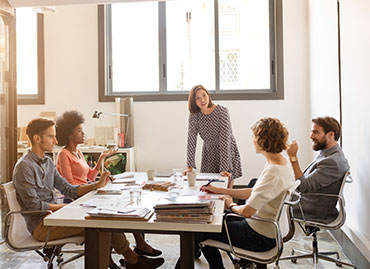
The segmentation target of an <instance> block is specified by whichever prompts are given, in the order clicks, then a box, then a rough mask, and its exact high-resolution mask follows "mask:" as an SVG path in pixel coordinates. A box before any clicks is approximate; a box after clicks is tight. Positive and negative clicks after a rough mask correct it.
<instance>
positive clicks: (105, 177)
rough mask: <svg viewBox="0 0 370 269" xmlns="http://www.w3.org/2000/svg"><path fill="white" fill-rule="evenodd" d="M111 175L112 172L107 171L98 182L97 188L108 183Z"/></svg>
mask: <svg viewBox="0 0 370 269" xmlns="http://www.w3.org/2000/svg"><path fill="white" fill-rule="evenodd" d="M109 177H110V172H109V171H105V172H104V173H103V174H102V175H101V177H100V179H99V181H98V182H97V183H96V188H97V189H99V188H103V187H104V186H105V185H107V183H108V181H109Z"/></svg>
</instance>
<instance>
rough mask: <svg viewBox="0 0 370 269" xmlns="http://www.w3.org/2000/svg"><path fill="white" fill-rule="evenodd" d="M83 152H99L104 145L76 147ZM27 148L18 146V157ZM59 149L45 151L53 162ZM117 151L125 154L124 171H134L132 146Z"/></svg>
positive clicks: (104, 148)
mask: <svg viewBox="0 0 370 269" xmlns="http://www.w3.org/2000/svg"><path fill="white" fill-rule="evenodd" d="M78 148H79V149H80V150H81V152H82V153H83V154H100V153H102V152H103V151H104V150H106V149H107V148H106V147H101V146H82V147H78ZM28 149H29V148H18V157H20V156H22V155H24V154H25V153H26V152H27V150H28ZM60 150H61V147H55V148H54V150H53V151H52V152H46V154H49V155H50V157H51V158H52V159H53V162H54V163H56V160H57V156H58V152H59V151H60ZM117 153H125V154H126V171H127V172H135V170H136V169H135V155H134V154H135V151H134V148H119V149H118V151H117Z"/></svg>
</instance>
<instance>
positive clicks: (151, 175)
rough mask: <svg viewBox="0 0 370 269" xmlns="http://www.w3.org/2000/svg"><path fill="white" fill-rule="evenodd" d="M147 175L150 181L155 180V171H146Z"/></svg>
mask: <svg viewBox="0 0 370 269" xmlns="http://www.w3.org/2000/svg"><path fill="white" fill-rule="evenodd" d="M146 175H147V177H148V180H154V177H155V171H154V170H148V171H146Z"/></svg>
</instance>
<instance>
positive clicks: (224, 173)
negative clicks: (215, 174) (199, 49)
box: [220, 171, 231, 182]
mask: <svg viewBox="0 0 370 269" xmlns="http://www.w3.org/2000/svg"><path fill="white" fill-rule="evenodd" d="M220 175H221V176H222V177H227V178H228V180H229V182H230V181H231V173H229V172H227V171H222V172H221V173H220Z"/></svg>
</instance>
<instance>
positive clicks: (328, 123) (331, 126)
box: [312, 116, 342, 141]
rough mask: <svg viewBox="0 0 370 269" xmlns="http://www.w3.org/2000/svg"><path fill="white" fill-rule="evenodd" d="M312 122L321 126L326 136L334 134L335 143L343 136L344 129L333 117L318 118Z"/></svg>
mask: <svg viewBox="0 0 370 269" xmlns="http://www.w3.org/2000/svg"><path fill="white" fill-rule="evenodd" d="M312 122H313V123H316V124H317V125H319V126H321V127H322V128H323V129H324V133H325V134H327V133H329V132H334V139H335V141H338V140H339V138H340V136H341V132H342V131H341V129H342V128H341V126H340V124H339V122H338V121H337V120H336V119H334V118H333V117H328V116H326V117H318V118H315V119H312Z"/></svg>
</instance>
